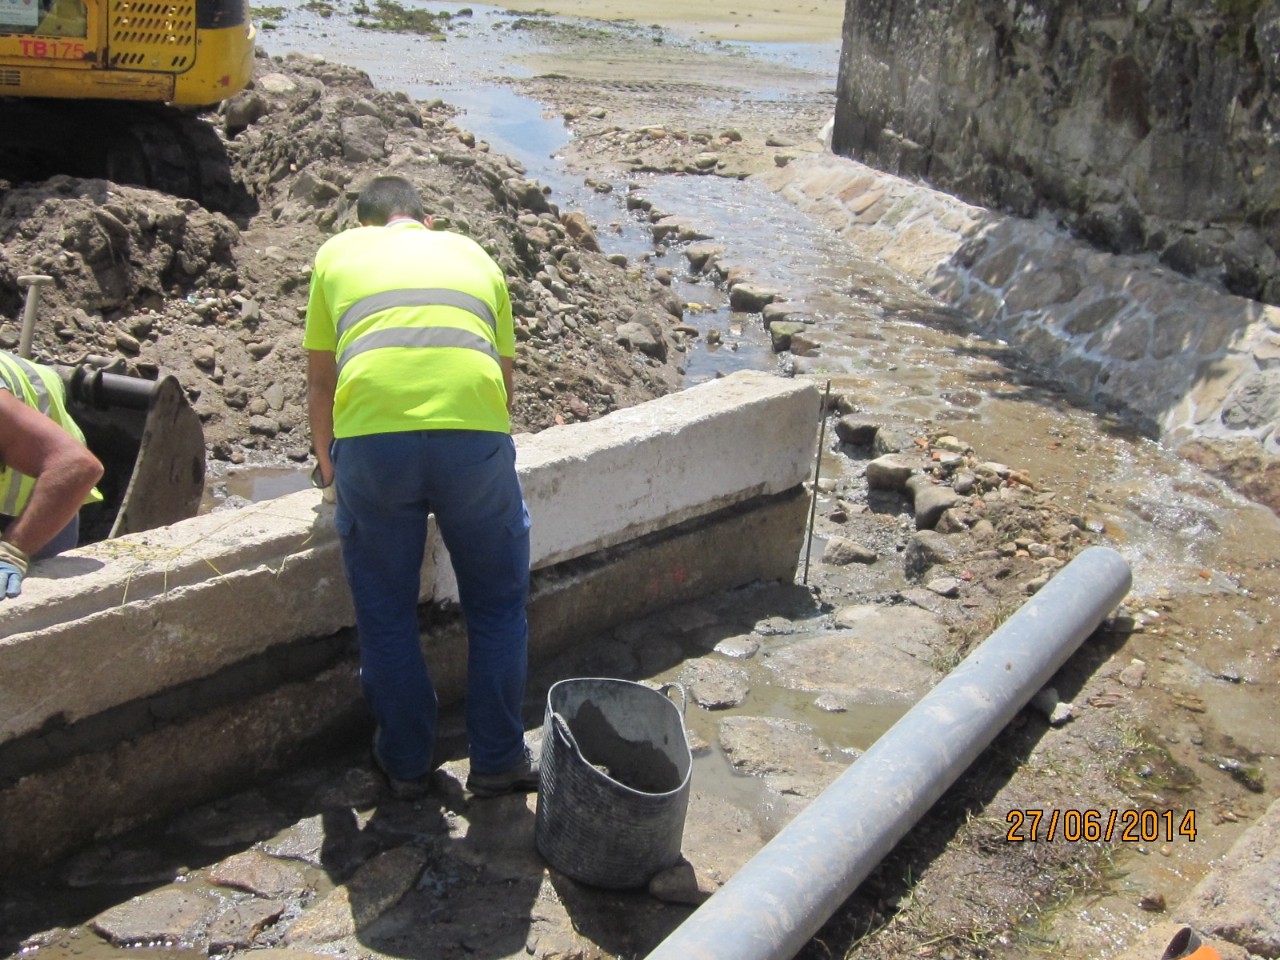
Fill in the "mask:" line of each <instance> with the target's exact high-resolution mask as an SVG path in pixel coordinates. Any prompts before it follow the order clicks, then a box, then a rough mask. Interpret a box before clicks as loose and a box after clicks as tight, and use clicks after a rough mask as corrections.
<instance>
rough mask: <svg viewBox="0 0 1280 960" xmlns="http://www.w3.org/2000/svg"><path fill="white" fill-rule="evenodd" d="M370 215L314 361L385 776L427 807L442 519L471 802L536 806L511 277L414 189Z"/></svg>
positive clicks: (320, 322)
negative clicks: (423, 600)
mask: <svg viewBox="0 0 1280 960" xmlns="http://www.w3.org/2000/svg"><path fill="white" fill-rule="evenodd" d="M356 215H357V217H358V219H359V221H360V224H361V225H360V226H359V227H356V228H354V229H351V230H347V231H345V232H343V233H340V234H338V235H337V236H335V237H332V238H330V239H329V240H328V241H327V242H326V243H325V244H324V245H323V246H322V247H321V248H320V250H319V251H318V252H317V254H316V258H315V269H314V271H313V273H312V276H311V296H310V301H309V303H308V306H307V323H306V332H305V334H304V336H303V346H304V347H306V349H307V351H308V354H307V357H308V361H307V363H308V366H307V383H308V389H307V403H308V413H309V416H310V420H311V437H312V442H313V445H314V447H315V454H316V461H317V463H316V474H315V477H316V482H317V484H318V485H319V486H322V487H328V486H329V485H331V484H332V485H334V486H335V487H336V490H337V512H336V514H335V518H334V523H335V526H336V528H337V531H338V535H339V537H340V539H341V543H342V559H343V566H344V568H345V570H346V575H347V582H348V584H349V585H350V587H351V595H352V599H353V600H354V603H355V611H356V628H357V630H358V632H359V637H360V680H361V685H362V687H363V690H364V695H365V699H366V702H367V703H368V705H369V707H370V710H371V712H372V713H373V717H374V721H375V723H376V729H375V733H374V744H373V754H374V761H375V762H376V763H377V765H378V766H379V767H380V768H381V769H382V770H383V772H384V773H385V774H386V776H387V779H388V781H389V784H390V787H391V792H392V794H393V795H394V796H397V797H400V798H402V799H412V798H416V797H420V796H423V795H425V794H426V793H427V792H428V790H429V788H430V775H431V773H432V771H433V770H434V769H435V766H436V760H435V757H434V751H435V738H436V693H435V688H434V686H433V685H432V682H431V678H430V676H429V674H428V672H427V667H426V663H425V661H424V660H423V656H422V649H421V640H420V636H419V628H418V596H419V592H420V589H421V582H420V571H421V568H422V560H423V553H424V550H425V545H426V538H427V516H428V514H434V515H435V518H436V523H437V524H438V526H439V530H440V534H441V537H442V538H443V540H444V544H445V546H446V547H447V548H448V550H449V557H450V560H451V561H452V564H453V570H454V573H455V574H456V576H457V581H458V596H459V602H460V604H461V607H462V613H463V617H464V618H465V620H466V624H467V644H468V659H467V703H466V724H467V736H468V740H469V749H470V756H471V770H470V775H469V776H468V778H467V788H468V789H469V790H470V791H471V792H472V794H474V795H476V796H498V795H500V794H504V793H510V792H512V791H528V790H533V789H536V788H537V785H538V763H537V761H536V760H535V759H534V758H533V757H532V756H531V754H530V752H529V749H528V747H527V746H526V745H525V741H524V723H523V719H522V716H521V707H522V703H523V700H524V690H525V680H526V674H527V670H528V665H527V664H528V638H529V628H528V622H527V619H526V615H525V602H526V599H527V597H528V590H529V514H528V511H527V510H526V509H525V503H524V496H523V493H522V492H521V489H520V481H519V478H518V477H517V475H516V467H515V458H516V451H515V444H514V443H513V442H512V438H511V417H510V406H511V393H512V359H513V357H514V356H515V332H514V327H513V323H512V318H511V301H510V298H509V296H508V292H507V284H506V278H505V277H504V276H503V273H502V270H501V268H500V267H499V266H498V264H497V263H495V262H494V260H493V259H492V258H491V257H490V256H489V255H488V254H487V253H485V251H484V250H483V248H481V247H480V245H479V244H477V243H476V242H475V241H473V240H471V239H470V238H468V237H465V236H462V235H461V234H458V233H451V232H446V231H439V230H433V229H431V220H430V218H429V217H428V216H427V214H426V211H425V209H424V207H423V204H422V201H421V198H420V197H419V195H418V192H417V190H416V189H415V188H414V186H413V185H412V184H411V183H409V181H407V180H405V179H404V178H402V177H377V178H375V179H374V180H373V181H372V182H371V183H370V184H369V185H368V186H366V187H365V188H364V189H363V190H362V191H361V193H360V196H359V198H358V200H357V202H356Z"/></svg>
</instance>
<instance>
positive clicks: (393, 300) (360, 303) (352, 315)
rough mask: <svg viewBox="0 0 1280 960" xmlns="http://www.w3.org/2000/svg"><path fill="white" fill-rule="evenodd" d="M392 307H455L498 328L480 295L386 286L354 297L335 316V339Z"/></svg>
mask: <svg viewBox="0 0 1280 960" xmlns="http://www.w3.org/2000/svg"><path fill="white" fill-rule="evenodd" d="M392 307H457V308H458V309H459V310H465V311H467V313H470V314H474V315H475V316H477V317H479V318H480V319H481V320H483V321H484V322H485V323H487V324H488V325H489V328H490V329H491V330H493V331H494V332H495V333H496V332H497V329H498V321H497V320H495V319H494V316H493V310H492V309H491V308H490V307H489V305H488V304H487V303H485V302H484V301H483V300H481V299H480V298H479V297H473V296H471V294H469V293H462V292H461V291H458V290H449V289H446V288H443V287H424V288H422V289H415V290H388V291H386V292H385V293H375V294H373V295H372V296H369V297H365V298H364V299H362V300H357V301H356V302H355V303H353V304H352V305H351V306H349V307H347V309H346V310H344V311H343V312H342V316H340V317H339V318H338V339H339V340H341V339H342V337H343V336H344V335H345V334H346V332H347V331H348V330H350V329H351V328H352V327H354V326H355V325H356V324H357V323H359V322H360V321H361V320H364V319H365V318H367V317H371V316H373V315H374V314H375V313H378V312H380V311H382V310H390V309H391V308H392Z"/></svg>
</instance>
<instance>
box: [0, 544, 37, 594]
mask: <svg viewBox="0 0 1280 960" xmlns="http://www.w3.org/2000/svg"><path fill="white" fill-rule="evenodd" d="M30 562H31V561H30V558H29V557H28V556H27V555H26V554H25V553H23V552H22V551H21V550H19V549H18V548H17V547H15V546H14V545H13V544H12V543H6V542H5V541H4V540H0V599H7V598H9V597H16V596H17V595H18V594H20V593H22V578H23V577H25V576H26V575H27V564H29V563H30Z"/></svg>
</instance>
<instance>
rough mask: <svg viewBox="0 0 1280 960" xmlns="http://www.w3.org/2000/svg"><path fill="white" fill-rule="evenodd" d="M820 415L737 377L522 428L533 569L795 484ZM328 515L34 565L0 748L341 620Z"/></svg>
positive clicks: (97, 550)
mask: <svg viewBox="0 0 1280 960" xmlns="http://www.w3.org/2000/svg"><path fill="white" fill-rule="evenodd" d="M817 410H818V393H817V388H816V387H814V386H813V385H812V384H810V383H808V382H803V381H793V380H785V379H782V378H778V377H775V376H772V375H769V374H764V373H758V372H742V373H738V374H734V375H733V376H731V377H727V378H724V379H722V380H719V381H713V382H710V383H707V384H704V385H701V386H699V387H696V388H693V389H691V390H688V391H684V392H682V393H680V394H675V395H672V396H669V397H666V398H662V399H660V400H656V401H653V402H651V403H649V404H645V405H644V406H643V409H641V408H634V409H631V410H624V411H620V412H618V413H615V414H613V415H610V416H608V417H605V418H602V419H601V420H598V421H593V422H591V423H587V424H579V425H575V426H574V427H572V428H563V429H560V428H557V429H553V430H548V431H545V432H543V433H540V434H534V435H527V436H522V437H520V438H519V440H518V442H519V460H520V471H521V478H522V483H523V484H524V486H525V494H526V500H527V501H528V503H529V509H530V513H531V515H532V516H533V522H534V530H535V537H534V542H533V554H534V555H533V566H534V568H535V570H536V569H539V568H542V567H546V566H550V565H551V564H554V563H556V562H559V561H560V560H563V559H565V558H569V557H578V556H585V555H588V554H590V553H592V552H593V551H596V550H599V549H601V548H603V547H606V546H611V545H616V544H618V543H621V542H624V541H626V540H629V539H632V538H635V537H638V536H641V535H642V534H644V533H648V532H652V531H656V530H661V529H664V528H666V527H670V526H674V525H676V524H679V523H681V522H684V521H686V520H688V519H690V518H691V517H696V516H699V515H702V514H710V513H712V512H714V511H716V510H718V509H721V508H723V507H725V506H727V505H731V504H735V503H743V502H746V501H749V500H751V499H752V498H755V497H758V496H761V495H762V494H769V493H774V492H780V491H784V490H787V489H789V488H792V487H798V486H799V485H800V484H802V483H803V481H804V480H805V478H806V476H807V473H808V469H809V465H810V464H811V462H812V458H813V455H814V452H815V451H814V446H815V442H816V421H817V416H816V415H817ZM332 509H333V508H332V507H331V506H329V505H327V504H323V503H321V498H320V495H319V493H318V492H317V491H303V492H300V493H296V494H292V495H289V496H286V497H282V498H279V499H277V500H274V501H270V502H268V503H263V504H258V505H256V506H254V507H251V508H247V509H245V510H243V511H238V512H236V513H234V514H230V513H220V514H210V515H207V516H202V517H197V518H194V519H192V520H189V521H185V522H184V523H180V524H176V525H174V526H172V527H170V528H167V529H165V530H160V531H152V532H150V533H146V534H139V535H133V536H129V537H124V538H121V539H120V540H117V541H112V542H109V543H103V544H97V545H94V546H91V547H88V548H85V549H82V550H77V551H73V552H71V553H70V554H68V555H64V556H63V557H59V558H55V559H53V560H50V561H46V562H44V563H42V564H41V565H39V566H38V567H37V569H36V575H35V576H34V577H31V578H29V579H28V580H27V582H26V584H25V585H24V591H23V596H22V598H21V599H19V600H18V601H14V602H6V603H4V604H2V605H0V636H3V639H0V703H3V704H4V705H5V707H4V711H3V714H0V750H2V749H3V746H4V743H5V742H6V741H10V740H12V739H14V738H16V737H20V736H23V735H25V734H31V733H33V732H35V731H39V730H41V729H43V728H46V727H47V726H48V725H49V724H54V725H65V724H70V723H74V722H76V721H78V720H81V719H84V718H86V717H91V716H93V715H95V714H98V713H101V712H102V711H104V710H107V709H109V708H112V707H115V706H117V705H120V704H125V703H128V702H130V701H133V700H136V699H138V698H140V697H145V696H147V695H149V694H153V693H155V692H157V691H161V690H165V689H168V688H170V687H173V686H175V685H178V684H182V683H185V682H188V681H191V680H196V679H199V678H202V677H206V676H208V675H210V674H212V673H214V672H215V671H217V670H219V669H221V668H224V667H227V666H230V665H233V664H235V663H237V662H239V661H243V660H244V659H246V658H248V657H251V656H253V655H255V654H258V653H261V652H264V651H266V650H268V649H269V648H271V647H273V646H275V645H279V644H285V643H288V642H289V641H291V640H296V639H298V638H303V637H315V636H325V635H329V634H332V633H334V632H335V631H338V630H341V629H343V628H345V627H349V626H350V625H351V624H352V623H353V617H352V613H351V605H350V598H349V594H348V592H347V589H346V584H345V581H344V579H343V577H342V572H341V565H340V560H339V556H338V548H337V542H336V535H335V533H334V531H333V528H332ZM439 553H440V549H439V548H436V550H434V551H432V554H433V555H438V554H439ZM424 569H425V570H426V573H427V576H425V577H424V589H423V598H424V600H427V599H431V598H433V597H434V598H440V597H443V596H447V595H449V593H450V591H451V587H452V583H451V581H452V577H451V575H449V574H448V573H447V571H448V565H447V564H440V563H438V562H433V561H432V560H431V559H428V561H427V563H426V565H425V567H424ZM0 774H3V770H2V769H0ZM0 779H3V777H2V776H0Z"/></svg>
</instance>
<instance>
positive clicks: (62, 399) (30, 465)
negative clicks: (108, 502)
mask: <svg viewBox="0 0 1280 960" xmlns="http://www.w3.org/2000/svg"><path fill="white" fill-rule="evenodd" d="M102 471H103V467H102V464H101V463H100V462H99V460H98V458H97V457H95V456H94V455H93V454H92V453H91V452H90V451H89V449H88V447H86V446H85V444H84V434H83V433H81V431H80V428H79V427H78V426H76V423H75V421H74V420H72V419H71V415H70V414H69V413H67V407H66V394H65V391H64V387H63V385H62V380H61V378H60V377H59V376H58V374H57V373H56V372H55V371H54V370H52V369H50V368H49V367H46V366H43V365H41V364H38V363H33V362H31V361H29V360H23V359H22V358H20V357H18V356H15V355H14V354H11V353H5V352H3V351H0V537H3V539H0V598H5V597H16V596H18V594H20V593H21V592H22V580H23V577H25V576H26V574H27V568H28V565H29V564H30V562H31V561H32V560H38V559H40V558H42V557H50V556H53V555H54V554H56V553H61V552H62V551H63V550H69V549H71V548H72V547H74V546H75V545H76V541H77V539H78V537H79V534H80V507H81V506H83V505H84V504H85V503H91V502H93V501H94V500H95V499H97V494H96V491H95V490H94V484H96V483H97V482H98V481H99V480H100V479H101V478H102Z"/></svg>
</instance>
